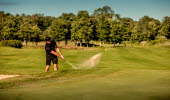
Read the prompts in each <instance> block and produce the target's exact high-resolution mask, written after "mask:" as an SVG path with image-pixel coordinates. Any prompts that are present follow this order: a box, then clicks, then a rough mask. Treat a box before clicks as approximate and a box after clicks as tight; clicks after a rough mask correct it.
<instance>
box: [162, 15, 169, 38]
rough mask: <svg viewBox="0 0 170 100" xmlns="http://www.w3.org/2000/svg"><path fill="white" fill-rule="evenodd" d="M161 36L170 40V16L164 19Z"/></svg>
mask: <svg viewBox="0 0 170 100" xmlns="http://www.w3.org/2000/svg"><path fill="white" fill-rule="evenodd" d="M160 35H162V36H165V37H166V38H167V39H170V17H168V16H166V17H164V18H163V21H162V24H161V29H160Z"/></svg>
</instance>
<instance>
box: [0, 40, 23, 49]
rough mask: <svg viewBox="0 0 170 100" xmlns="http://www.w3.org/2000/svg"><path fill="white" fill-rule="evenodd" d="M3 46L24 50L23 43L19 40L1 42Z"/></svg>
mask: <svg viewBox="0 0 170 100" xmlns="http://www.w3.org/2000/svg"><path fill="white" fill-rule="evenodd" d="M1 45H2V46H10V47H15V48H22V46H23V45H22V42H21V41H19V40H5V41H2V42H1Z"/></svg>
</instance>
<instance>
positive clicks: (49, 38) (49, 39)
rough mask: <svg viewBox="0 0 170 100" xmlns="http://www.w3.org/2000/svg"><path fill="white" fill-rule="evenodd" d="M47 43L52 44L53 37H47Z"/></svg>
mask: <svg viewBox="0 0 170 100" xmlns="http://www.w3.org/2000/svg"><path fill="white" fill-rule="evenodd" d="M45 41H46V43H48V44H51V37H49V36H47V37H46V38H45Z"/></svg>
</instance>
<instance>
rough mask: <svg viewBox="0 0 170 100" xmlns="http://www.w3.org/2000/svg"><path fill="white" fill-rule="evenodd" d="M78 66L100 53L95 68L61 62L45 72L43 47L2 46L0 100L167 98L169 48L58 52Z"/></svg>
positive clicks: (169, 98) (152, 99) (118, 48)
mask: <svg viewBox="0 0 170 100" xmlns="http://www.w3.org/2000/svg"><path fill="white" fill-rule="evenodd" d="M61 51H62V53H63V55H64V57H65V58H66V59H67V60H68V61H69V62H70V63H72V64H73V65H75V66H76V67H81V66H80V65H81V64H82V63H84V62H85V61H87V60H88V59H89V58H91V57H92V56H94V55H96V54H99V53H101V54H102V55H101V59H100V62H99V64H98V65H97V66H96V67H93V68H82V69H74V68H72V66H70V65H69V64H67V62H65V61H62V60H59V71H53V66H51V68H50V71H49V72H46V73H45V72H44V69H45V51H44V49H43V48H31V47H24V48H22V49H15V48H10V47H0V66H1V69H0V74H13V75H20V76H18V77H14V78H9V79H4V80H0V100H36V99H37V100H47V99H48V100H170V77H169V76H170V64H169V63H170V62H169V61H170V60H169V58H170V48H161V47H134V48H130V47H114V48H104V47H103V48H82V49H61Z"/></svg>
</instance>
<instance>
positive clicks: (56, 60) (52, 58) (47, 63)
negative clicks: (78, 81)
mask: <svg viewBox="0 0 170 100" xmlns="http://www.w3.org/2000/svg"><path fill="white" fill-rule="evenodd" d="M51 61H52V62H53V64H58V58H54V57H48V58H46V65H51Z"/></svg>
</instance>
